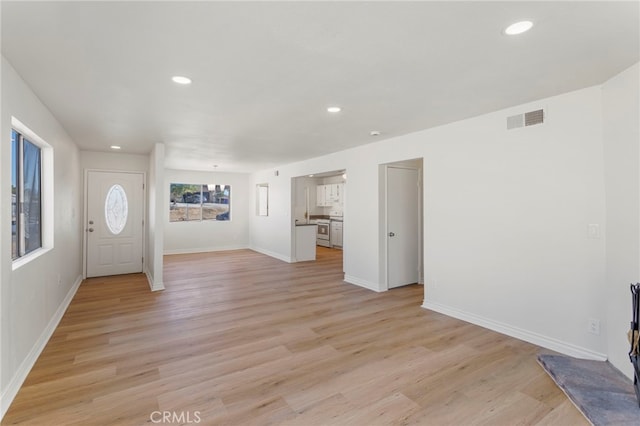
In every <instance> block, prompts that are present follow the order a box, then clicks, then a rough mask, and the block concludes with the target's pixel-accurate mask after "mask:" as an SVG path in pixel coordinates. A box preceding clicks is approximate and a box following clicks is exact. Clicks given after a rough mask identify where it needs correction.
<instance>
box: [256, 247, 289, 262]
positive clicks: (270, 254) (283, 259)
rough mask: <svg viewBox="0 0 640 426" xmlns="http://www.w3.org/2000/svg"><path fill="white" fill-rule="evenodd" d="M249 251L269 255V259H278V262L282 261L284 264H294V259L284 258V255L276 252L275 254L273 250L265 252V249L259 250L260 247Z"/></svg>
mask: <svg viewBox="0 0 640 426" xmlns="http://www.w3.org/2000/svg"><path fill="white" fill-rule="evenodd" d="M249 249H251V250H253V251H257V252H258V253H262V254H265V255H267V256H269V257H273V258H276V259H278V260H282V261H283V262H287V263H293V259H292V258H291V257H288V256H284V255H282V254H280V253H276V252H273V251H271V250H265V249H262V248H259V247H249Z"/></svg>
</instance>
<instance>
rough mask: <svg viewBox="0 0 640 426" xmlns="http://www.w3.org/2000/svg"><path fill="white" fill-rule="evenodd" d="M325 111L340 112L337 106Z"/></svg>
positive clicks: (340, 109)
mask: <svg viewBox="0 0 640 426" xmlns="http://www.w3.org/2000/svg"><path fill="white" fill-rule="evenodd" d="M327 111H328V112H340V111H342V108H340V107H337V106H332V107H329V108H327Z"/></svg>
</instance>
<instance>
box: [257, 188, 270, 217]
mask: <svg viewBox="0 0 640 426" xmlns="http://www.w3.org/2000/svg"><path fill="white" fill-rule="evenodd" d="M256 214H257V215H258V216H269V184H268V183H259V184H258V185H256Z"/></svg>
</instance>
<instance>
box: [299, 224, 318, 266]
mask: <svg viewBox="0 0 640 426" xmlns="http://www.w3.org/2000/svg"><path fill="white" fill-rule="evenodd" d="M295 228H296V248H295V262H304V261H308V260H316V234H317V232H318V225H317V224H315V223H296V226H295Z"/></svg>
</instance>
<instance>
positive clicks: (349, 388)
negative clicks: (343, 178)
mask: <svg viewBox="0 0 640 426" xmlns="http://www.w3.org/2000/svg"><path fill="white" fill-rule="evenodd" d="M342 277H343V274H342V252H341V251H338V250H331V249H324V248H319V252H318V260H317V261H316V262H304V263H298V264H286V263H283V262H281V261H278V260H276V259H273V258H270V257H267V256H264V255H262V254H258V253H255V252H253V251H250V250H237V251H229V252H217V253H206V254H190V255H174V256H166V257H165V273H164V278H165V286H166V290H165V291H163V292H157V293H151V292H150V291H149V286H148V284H147V282H146V279H145V277H144V276H143V275H140V274H137V275H124V276H117V277H106V278H94V279H88V280H86V281H85V282H83V283H82V285H81V286H80V289H79V290H78V293H77V294H76V296H75V298H74V299H73V301H72V303H71V305H70V306H69V309H68V310H67V312H66V313H65V315H64V317H63V319H62V321H61V323H60V325H59V326H58V328H57V329H56V331H55V333H54V335H53V337H52V338H51V340H50V341H49V343H48V345H47V347H46V348H45V350H44V352H43V353H42V355H41V356H40V358H39V359H38V361H37V363H36V365H35V366H34V368H33V370H32V371H31V373H30V374H29V376H28V377H27V380H26V382H25V383H24V385H23V387H22V388H21V390H20V392H19V393H18V395H17V397H16V399H15V400H14V402H13V404H12V406H11V407H10V409H9V411H8V412H7V414H6V416H5V418H4V420H3V422H2V423H3V424H7V425H8V424H37V425H143V424H154V423H157V424H206V425H267V424H277V425H294V426H298V425H300V426H307V425H405V424H407V425H408V424H412V425H586V424H588V423H587V422H586V421H585V420H584V418H583V417H582V416H581V415H580V413H579V412H578V411H577V410H576V409H575V408H574V407H573V405H572V404H571V403H570V402H569V401H568V400H567V398H566V397H565V396H564V394H563V393H562V392H561V391H560V390H559V389H558V388H557V387H556V386H555V384H554V383H553V382H552V381H551V379H549V377H547V375H546V374H545V373H544V371H543V370H542V368H540V367H539V366H538V364H537V363H536V361H535V356H536V354H537V353H538V352H539V351H540V348H538V347H536V346H533V345H530V344H528V343H524V342H521V341H519V340H516V339H512V338H509V337H506V336H503V335H500V334H498V333H494V332H492V331H489V330H486V329H483V328H480V327H476V326H474V325H471V324H468V323H465V322H462V321H458V320H455V319H452V318H449V317H446V316H444V315H440V314H437V313H434V312H431V311H427V310H424V309H422V308H420V305H421V303H422V293H423V292H422V287H421V286H407V287H403V288H398V289H394V290H391V291H389V292H386V293H379V294H378V293H374V292H371V291H368V290H365V289H362V288H359V287H357V286H353V285H350V284H346V283H344V282H343V281H342Z"/></svg>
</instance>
